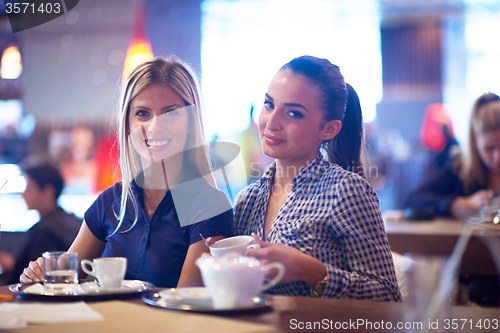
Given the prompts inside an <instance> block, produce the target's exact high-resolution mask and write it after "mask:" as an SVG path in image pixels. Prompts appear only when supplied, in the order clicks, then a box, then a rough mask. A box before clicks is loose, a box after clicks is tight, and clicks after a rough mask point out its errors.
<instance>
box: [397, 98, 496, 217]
mask: <svg viewBox="0 0 500 333" xmlns="http://www.w3.org/2000/svg"><path fill="white" fill-rule="evenodd" d="M494 193H500V97H499V96H498V95H496V94H494V93H486V94H483V95H481V96H480V97H478V98H477V99H476V101H475V102H474V106H473V108H472V113H471V116H470V122H469V138H468V146H467V150H466V151H464V152H463V153H462V154H460V155H459V156H458V157H457V158H456V159H455V160H454V161H453V162H452V163H450V164H449V165H448V167H447V168H446V169H445V170H443V171H442V172H441V173H440V174H438V175H437V176H436V177H434V178H433V179H431V180H430V181H429V182H427V183H425V184H423V185H421V186H420V187H419V188H418V189H417V190H415V191H414V192H413V193H411V194H410V195H409V197H408V198H407V200H406V208H408V209H412V210H415V211H418V210H421V211H424V210H425V211H429V212H431V213H432V214H435V215H441V216H450V217H455V218H457V219H463V220H465V219H467V218H469V217H472V216H477V215H478V214H479V213H480V211H481V208H482V207H483V206H484V205H485V204H486V203H488V202H489V201H490V199H491V197H492V196H493V195H494Z"/></svg>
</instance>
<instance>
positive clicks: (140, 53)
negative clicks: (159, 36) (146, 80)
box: [122, 2, 153, 86]
mask: <svg viewBox="0 0 500 333" xmlns="http://www.w3.org/2000/svg"><path fill="white" fill-rule="evenodd" d="M145 16H146V10H145V8H144V3H143V2H140V3H139V4H138V5H136V7H135V9H134V23H133V30H132V41H131V42H130V44H129V46H128V49H127V55H126V57H125V64H124V66H123V74H122V86H124V85H125V82H126V81H127V79H128V77H129V75H130V73H132V71H133V70H134V69H135V68H136V67H137V66H139V65H140V64H142V63H143V62H145V61H148V60H149V59H151V58H153V50H152V48H151V43H150V42H149V40H148V39H147V37H146V33H145V26H144V21H145Z"/></svg>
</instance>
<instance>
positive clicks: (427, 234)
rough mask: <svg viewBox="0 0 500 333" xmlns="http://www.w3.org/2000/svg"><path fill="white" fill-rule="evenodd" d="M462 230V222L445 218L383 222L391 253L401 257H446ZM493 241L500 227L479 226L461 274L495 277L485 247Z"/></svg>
mask: <svg viewBox="0 0 500 333" xmlns="http://www.w3.org/2000/svg"><path fill="white" fill-rule="evenodd" d="M464 226H465V222H463V221H460V220H455V219H445V218H438V219H435V220H432V221H406V220H403V219H386V220H385V228H386V232H387V238H388V239H389V244H390V245H391V249H392V250H393V251H395V252H398V253H401V254H404V253H414V254H422V255H443V256H449V255H450V254H451V253H452V251H453V249H454V247H455V244H456V243H457V240H458V238H459V237H460V235H461V234H462V230H463V229H464ZM493 239H496V240H499V239H500V225H493V224H490V225H480V226H477V227H475V228H474V229H473V230H472V234H471V237H470V239H469V242H468V245H467V247H466V249H465V252H464V254H463V257H462V263H461V273H462V274H464V275H471V274H474V275H485V276H498V275H499V273H498V271H497V269H496V267H495V264H494V260H493V257H492V256H491V253H490V250H489V248H488V245H487V243H488V242H490V241H492V240H493Z"/></svg>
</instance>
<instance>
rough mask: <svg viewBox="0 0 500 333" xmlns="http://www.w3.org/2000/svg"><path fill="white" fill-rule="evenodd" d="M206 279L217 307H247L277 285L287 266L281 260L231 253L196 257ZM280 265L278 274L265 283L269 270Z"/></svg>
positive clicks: (204, 279)
mask: <svg viewBox="0 0 500 333" xmlns="http://www.w3.org/2000/svg"><path fill="white" fill-rule="evenodd" d="M196 265H197V266H198V267H199V268H200V270H201V276H202V278H203V283H204V284H205V286H206V287H207V288H208V292H209V293H210V297H211V298H212V302H213V305H214V308H215V309H235V308H245V307H249V306H251V305H252V299H253V298H254V297H255V296H258V295H259V294H260V293H261V292H262V291H264V290H266V289H268V288H270V287H272V286H274V285H276V284H277V283H278V282H279V281H280V280H281V278H282V277H283V274H284V273H285V268H284V266H283V264H281V263H279V262H273V263H270V264H267V265H263V264H261V262H260V261H259V260H257V259H255V258H252V257H245V256H240V255H238V254H236V253H230V254H227V255H225V256H222V257H208V258H207V257H201V258H198V259H197V260H196ZM273 268H276V269H278V274H277V275H276V276H275V277H274V278H273V279H272V280H271V281H269V282H267V283H264V282H265V281H264V280H265V276H266V272H267V271H268V270H270V269H273Z"/></svg>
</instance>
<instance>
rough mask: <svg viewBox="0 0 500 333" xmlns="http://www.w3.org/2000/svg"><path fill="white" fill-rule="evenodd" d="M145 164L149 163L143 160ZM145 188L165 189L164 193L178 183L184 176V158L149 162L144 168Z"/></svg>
mask: <svg viewBox="0 0 500 333" xmlns="http://www.w3.org/2000/svg"><path fill="white" fill-rule="evenodd" d="M143 165H147V164H145V163H144V161H143ZM143 177H144V179H143V186H142V187H143V188H144V189H149V190H163V192H164V193H166V192H167V191H169V190H170V188H171V187H172V186H174V185H175V184H177V183H178V182H179V181H180V179H181V177H182V159H181V160H179V159H174V160H172V159H169V160H161V161H160V162H157V163H154V164H149V165H147V166H146V167H145V168H144V170H143Z"/></svg>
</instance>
